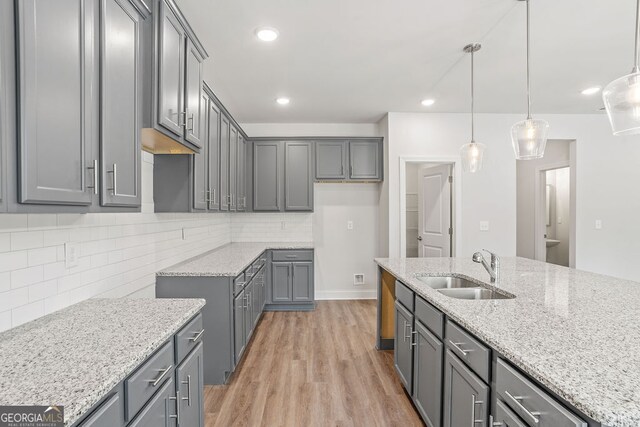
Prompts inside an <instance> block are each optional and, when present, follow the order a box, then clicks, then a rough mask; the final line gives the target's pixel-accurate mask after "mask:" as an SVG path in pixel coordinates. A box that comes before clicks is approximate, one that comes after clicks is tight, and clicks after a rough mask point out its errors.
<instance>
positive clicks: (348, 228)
mask: <svg viewBox="0 0 640 427" xmlns="http://www.w3.org/2000/svg"><path fill="white" fill-rule="evenodd" d="M347 230H353V221H351V220H349V221H347Z"/></svg>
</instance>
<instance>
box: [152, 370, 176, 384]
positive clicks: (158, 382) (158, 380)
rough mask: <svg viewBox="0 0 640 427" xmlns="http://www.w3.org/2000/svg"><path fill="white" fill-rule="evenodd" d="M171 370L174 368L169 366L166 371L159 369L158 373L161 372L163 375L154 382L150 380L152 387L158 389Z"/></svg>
mask: <svg viewBox="0 0 640 427" xmlns="http://www.w3.org/2000/svg"><path fill="white" fill-rule="evenodd" d="M171 368H173V366H172V365H169V366H167V367H166V368H165V369H159V370H158V371H159V372H161V374H160V375H159V376H158V378H156V379H153V380H149V382H150V383H151V385H152V386H154V387H157V386H158V384H160V382H161V381H162V379H163V378H164V377H165V376H166V375H167V374H168V373H169V371H170V370H171Z"/></svg>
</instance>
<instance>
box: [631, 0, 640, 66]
mask: <svg viewBox="0 0 640 427" xmlns="http://www.w3.org/2000/svg"><path fill="white" fill-rule="evenodd" d="M639 47H640V0H637V3H636V45H635V50H634V52H633V71H632V73H638V72H640V58H639V57H640V52H638V48H639Z"/></svg>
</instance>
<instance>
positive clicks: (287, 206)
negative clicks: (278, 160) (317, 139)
mask: <svg viewBox="0 0 640 427" xmlns="http://www.w3.org/2000/svg"><path fill="white" fill-rule="evenodd" d="M311 144H312V143H311V142H286V143H285V145H284V210H286V211H312V210H313V163H312V157H313V147H312V145H311Z"/></svg>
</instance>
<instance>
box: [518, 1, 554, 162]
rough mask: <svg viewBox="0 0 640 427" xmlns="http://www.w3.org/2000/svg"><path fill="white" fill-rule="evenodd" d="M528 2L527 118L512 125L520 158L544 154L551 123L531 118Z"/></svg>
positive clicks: (527, 158) (531, 157)
mask: <svg viewBox="0 0 640 427" xmlns="http://www.w3.org/2000/svg"><path fill="white" fill-rule="evenodd" d="M525 1H526V3H527V119H526V120H523V121H521V122H518V123H516V124H515V125H513V126H512V127H511V142H512V143H513V151H514V152H515V155H516V159H518V160H532V159H540V158H542V157H543V156H544V149H545V147H546V146H547V134H548V133H549V123H547V122H546V121H544V120H534V119H532V118H531V77H530V73H531V71H530V57H529V56H530V50H531V49H530V44H531V28H530V27H531V23H530V12H529V0H525Z"/></svg>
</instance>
